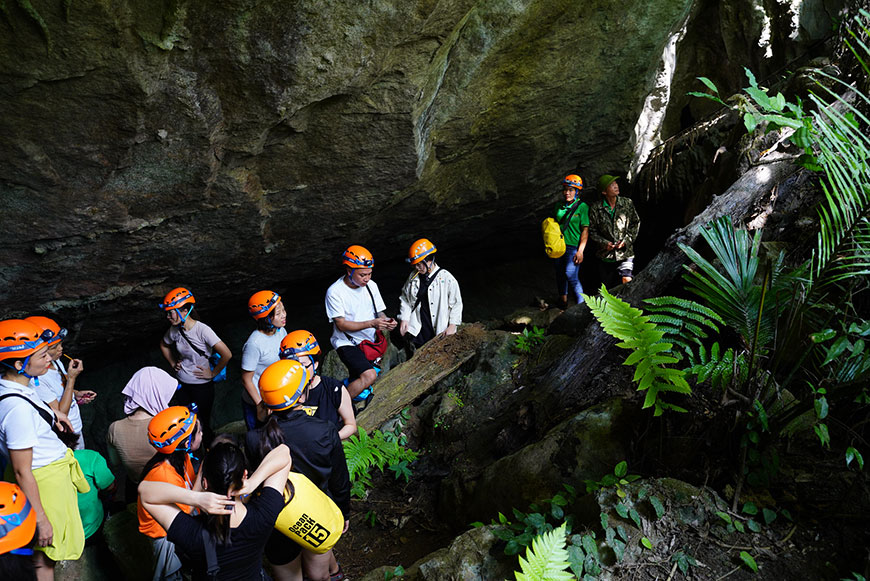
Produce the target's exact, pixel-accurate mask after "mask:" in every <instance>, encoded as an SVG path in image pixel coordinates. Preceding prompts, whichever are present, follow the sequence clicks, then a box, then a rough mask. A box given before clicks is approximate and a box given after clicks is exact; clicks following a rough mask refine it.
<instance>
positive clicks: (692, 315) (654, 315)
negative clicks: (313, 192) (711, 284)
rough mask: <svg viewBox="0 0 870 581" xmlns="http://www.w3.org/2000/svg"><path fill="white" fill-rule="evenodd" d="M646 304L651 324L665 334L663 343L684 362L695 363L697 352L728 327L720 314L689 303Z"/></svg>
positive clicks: (664, 301)
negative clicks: (720, 330) (709, 339)
mask: <svg viewBox="0 0 870 581" xmlns="http://www.w3.org/2000/svg"><path fill="white" fill-rule="evenodd" d="M644 304H646V305H647V310H648V311H649V313H650V317H649V320H650V322H652V323H655V324H656V325H657V326H658V329H659V330H660V331H662V332H663V333H664V336H663V341H666V342H668V343H671V344H672V345H673V347H674V351H673V354H674V356H676V357H678V358H679V359H680V360H682V359H683V358H686V359H688V360H689V361H694V359H695V351H696V350H697V349H700V348H703V346H704V344H703V340H704V339H707V338H708V337H709V335H710V333H711V332H713V333H718V332H719V325H724V324H725V321H723V320H722V317H720V316H719V315H718V314H717V313H716V311H714V310H713V309H710V308H708V307H705V306H704V305H702V304H700V303H697V302H695V301H691V300H688V299H681V298H677V297H670V296H665V297H654V298H651V299H646V300H644Z"/></svg>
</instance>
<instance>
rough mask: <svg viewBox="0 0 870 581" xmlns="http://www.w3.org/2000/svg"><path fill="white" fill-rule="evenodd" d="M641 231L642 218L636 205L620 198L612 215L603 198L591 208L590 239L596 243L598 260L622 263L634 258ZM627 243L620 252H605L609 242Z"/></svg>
mask: <svg viewBox="0 0 870 581" xmlns="http://www.w3.org/2000/svg"><path fill="white" fill-rule="evenodd" d="M638 230H640V216H638V215H637V211H636V210H635V209H634V203H633V202H632V201H631V200H630V199H628V198H623V197H622V196H619V197H617V198H616V207H615V208H614V209H613V213H612V214H611V213H610V206H608V205H607V201H606V200H605V199H604V197H603V196H602V198H601V200H600V201H598V202H593V203H592V204H590V206H589V239H590V240H592V242H594V243H595V246H596V248H595V254H596V255H597V256H598V258H600V259H602V260H608V261H621V260H625V259H626V258H629V257H632V256H634V241H635V239H636V238H637V232H638ZM620 240H623V241H625V246H624V247H623V248H620V249H618V250H616V249H614V250H611V251H609V252H608V251H607V250H605V248H606V246H607V243H608V242H619V241H620Z"/></svg>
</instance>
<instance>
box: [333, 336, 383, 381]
mask: <svg viewBox="0 0 870 581" xmlns="http://www.w3.org/2000/svg"><path fill="white" fill-rule="evenodd" d="M336 351H338V358H339V359H341V362H342V363H344V366H345V367H347V380H348V382H351V381H356V380H357V379H358V378H359V376H360V375H362V374H363V372H364V371H367V370H369V369H374V367H372V362H371V361H369V360H368V359H366V356H365V354H364V353H363V352H362V349H360V348H359V347H357V346H356V345H345V346H344V347H339V348H338V349H336Z"/></svg>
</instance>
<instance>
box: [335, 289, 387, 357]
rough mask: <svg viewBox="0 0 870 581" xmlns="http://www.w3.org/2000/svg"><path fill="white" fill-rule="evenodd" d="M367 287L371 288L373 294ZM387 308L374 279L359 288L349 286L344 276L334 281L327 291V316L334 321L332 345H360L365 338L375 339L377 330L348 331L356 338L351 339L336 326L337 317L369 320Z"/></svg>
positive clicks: (350, 319) (337, 346)
mask: <svg viewBox="0 0 870 581" xmlns="http://www.w3.org/2000/svg"><path fill="white" fill-rule="evenodd" d="M366 288H369V289H371V291H372V292H371V295H369V291H367V290H366ZM372 297H374V299H375V301H374V308H373V307H372ZM386 309H387V306H386V305H385V304H384V299H382V298H381V293H380V291H379V290H378V285H377V284H375V281H373V280H370V281H369V283H368V284H367V285H366V286H361V287H358V288H350V287H349V286H347V285H346V284H345V283H344V277H341V278H340V279H338V280H337V281H335V282H334V283H332V286H330V287H329V289H328V290H327V291H326V316H327V317H329V322H331V323H333V326H332V339H331V342H332V346H333V347H335V348H336V349H338V348H339V347H346V346H348V345H358V344H359V343H360V342H361V341H365V340H369V341H374V340H375V330H374V329H373V328H368V329H363V330H362V331H354V332H353V333H348V334H349V335H350V336H351V337H353V339H354V340H353V341H351V340H350V339H348V338H347V335H345V334H344V331H339V329H338V327H336V326H335V324H334V321H335V318H336V317H343V318H344V319H345V320H347V321H368V320H370V319H374V318H376V317H377V313H379V312H382V311H385V310H386ZM354 341H356V343H354Z"/></svg>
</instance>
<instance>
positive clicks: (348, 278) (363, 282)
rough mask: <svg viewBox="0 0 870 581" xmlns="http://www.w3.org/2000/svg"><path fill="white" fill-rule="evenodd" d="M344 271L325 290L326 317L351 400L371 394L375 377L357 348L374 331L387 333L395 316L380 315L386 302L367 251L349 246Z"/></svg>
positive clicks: (364, 397)
mask: <svg viewBox="0 0 870 581" xmlns="http://www.w3.org/2000/svg"><path fill="white" fill-rule="evenodd" d="M342 264H344V265H345V267H346V273H345V275H344V276H342V277H341V278H340V279H338V280H337V281H335V282H334V283H332V286H330V287H329V289H328V290H327V291H326V316H327V317H329V321H330V322H331V323H332V325H333V332H332V339H331V343H332V346H333V347H334V348H335V350H336V351H337V352H338V357H339V358H340V359H341V361H342V362H343V363H344V364H345V366H346V367H347V371H348V386H347V391H348V393H350V396H351V397H352V398H354V400H355V401H361V400H367V399H368V398H369V397H370V396H371V390H370V389H369V388H370V387H371V385H372V384H373V383H374V382H375V379H377V377H378V373H377V371H375V369H374V366H373V365H372V362H371V361H369V360H368V358H367V357H366V355H365V354H364V353H363V352H362V350H361V349H360V348H359V344H360V343H361V342H363V341H372V342H374V341H375V338H376V337H375V331H380V332H381V333H389V332H390V331H392V330H393V329H395V328H396V321H395V319H392V318H389V317H387V316H386V315H385V314H384V311H385V310H386V308H387V307H386V305H385V304H384V299H382V298H381V293H380V292H379V291H378V285H377V284H375V282H374V281H373V280H372V267H373V266H374V264H375V261H374V259H373V258H372V254H371V252H369V251H368V250H366V249H365V248H363V247H362V246H357V245H354V246H349V247H348V249H347V250H345V251H344V254H343V255H342Z"/></svg>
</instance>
